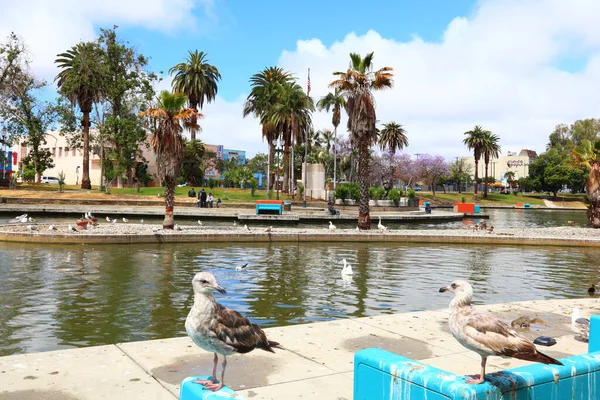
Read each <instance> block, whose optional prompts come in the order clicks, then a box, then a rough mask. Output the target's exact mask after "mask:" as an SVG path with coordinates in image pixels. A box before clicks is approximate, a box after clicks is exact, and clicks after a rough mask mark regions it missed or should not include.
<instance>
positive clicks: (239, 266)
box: [235, 263, 248, 271]
mask: <svg viewBox="0 0 600 400" xmlns="http://www.w3.org/2000/svg"><path fill="white" fill-rule="evenodd" d="M247 266H248V263H246V264H244V265H238V266H237V267H235V270H236V271H243V270H245V269H246V267H247Z"/></svg>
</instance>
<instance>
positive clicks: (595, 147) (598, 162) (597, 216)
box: [572, 139, 600, 228]
mask: <svg viewBox="0 0 600 400" xmlns="http://www.w3.org/2000/svg"><path fill="white" fill-rule="evenodd" d="M572 155H573V159H574V163H575V164H577V165H583V166H586V167H588V168H589V169H590V173H589V175H588V178H587V180H586V182H585V191H586V193H587V198H588V200H589V201H590V204H589V206H588V211H587V217H588V220H589V221H590V223H591V224H592V227H593V228H600V139H596V140H594V141H593V142H592V141H590V140H587V139H585V140H582V141H581V144H580V145H579V146H577V147H576V148H575V149H574V150H573V153H572Z"/></svg>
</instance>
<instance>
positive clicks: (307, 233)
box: [0, 228, 600, 247]
mask: <svg viewBox="0 0 600 400" xmlns="http://www.w3.org/2000/svg"><path fill="white" fill-rule="evenodd" d="M294 230H297V232H293V231H294ZM529 231H535V229H530V230H529ZM0 242H16V243H23V242H26V243H48V244H51V243H52V244H150V243H232V242H233V243H243V242H246V243H256V242H262V243H264V242H267V243H289V242H294V243H305V242H307V243H308V242H352V243H357V242H360V243H377V242H394V243H446V244H447V243H453V244H501V245H543V246H570V247H597V246H599V245H600V237H586V236H585V234H582V235H581V236H580V237H553V236H551V235H547V236H543V237H540V236H532V237H528V236H527V235H517V234H514V233H499V234H495V233H493V232H492V233H486V232H478V231H476V232H471V231H467V230H464V229H463V230H427V231H423V230H421V231H413V230H397V231H385V232H380V231H378V230H371V231H356V230H336V231H331V232H329V231H326V232H323V229H301V228H293V229H285V232H276V231H275V229H274V230H273V231H272V232H265V230H264V229H260V231H256V230H255V231H240V232H235V233H233V232H231V231H224V232H219V230H218V228H213V229H211V230H210V231H206V232H202V231H200V232H199V231H188V232H185V231H184V232H179V231H171V230H159V231H157V232H154V233H152V234H147V233H139V234H97V233H93V234H92V233H86V232H85V231H81V232H72V233H54V232H45V231H43V232H40V231H33V232H11V231H10V230H7V229H6V228H3V229H0Z"/></svg>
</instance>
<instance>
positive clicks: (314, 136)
mask: <svg viewBox="0 0 600 400" xmlns="http://www.w3.org/2000/svg"><path fill="white" fill-rule="evenodd" d="M321 134H322V131H320V130H319V131H315V130H314V129H311V130H309V131H308V142H307V143H305V145H306V146H307V148H306V151H307V152H308V153H310V152H312V148H313V146H317V147H320V146H322V145H323V143H322V142H321Z"/></svg>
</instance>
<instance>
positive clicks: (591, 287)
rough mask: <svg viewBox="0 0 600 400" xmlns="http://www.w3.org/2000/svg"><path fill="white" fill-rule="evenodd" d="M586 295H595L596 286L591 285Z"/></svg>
mask: <svg viewBox="0 0 600 400" xmlns="http://www.w3.org/2000/svg"><path fill="white" fill-rule="evenodd" d="M588 294H589V295H590V296H593V295H594V294H596V285H595V284H593V283H592V286H590V288H589V289H588Z"/></svg>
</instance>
